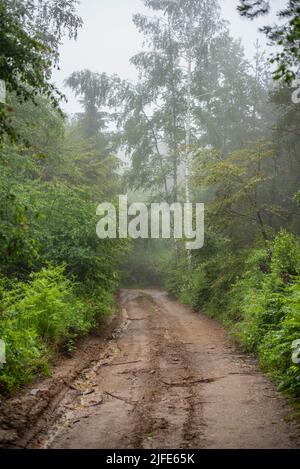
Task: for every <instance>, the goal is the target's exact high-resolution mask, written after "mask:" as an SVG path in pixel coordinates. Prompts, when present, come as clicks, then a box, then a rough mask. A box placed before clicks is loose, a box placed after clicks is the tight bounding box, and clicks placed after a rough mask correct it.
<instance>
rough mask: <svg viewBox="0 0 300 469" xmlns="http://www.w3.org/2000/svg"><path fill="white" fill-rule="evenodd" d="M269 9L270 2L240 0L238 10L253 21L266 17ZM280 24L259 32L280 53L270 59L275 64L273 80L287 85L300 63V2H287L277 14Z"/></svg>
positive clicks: (268, 0) (294, 0)
mask: <svg viewBox="0 0 300 469" xmlns="http://www.w3.org/2000/svg"><path fill="white" fill-rule="evenodd" d="M270 9H271V3H270V0H240V5H239V6H238V10H239V12H240V14H241V15H242V16H245V17H247V18H250V19H254V18H256V17H257V16H260V15H266V14H267V13H269V11H270ZM277 16H278V18H279V19H280V21H281V23H282V24H279V25H275V26H270V25H268V26H264V27H263V28H262V29H261V30H262V31H263V32H264V33H265V34H266V36H267V37H268V39H269V40H270V41H271V43H272V44H274V45H277V46H279V47H280V49H281V52H278V53H276V54H275V55H273V57H272V58H271V63H276V64H277V66H278V67H277V70H276V71H275V72H274V78H275V80H279V79H283V81H285V82H287V83H291V81H292V80H293V79H294V78H295V77H296V72H297V71H298V69H299V62H300V52H299V51H300V0H288V2H287V5H286V6H285V7H284V8H283V9H281V10H279V11H278V12H277Z"/></svg>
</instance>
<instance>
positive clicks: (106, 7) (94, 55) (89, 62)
mask: <svg viewBox="0 0 300 469" xmlns="http://www.w3.org/2000/svg"><path fill="white" fill-rule="evenodd" d="M273 2H274V3H275V5H276V4H277V6H280V5H283V4H284V3H285V2H284V1H283V0H273ZM220 4H221V7H222V16H223V18H224V19H226V20H228V21H230V31H231V34H232V36H234V37H236V38H239V37H240V38H241V39H242V42H243V45H244V47H245V52H246V55H247V57H248V58H250V59H251V58H252V56H253V53H254V42H255V41H256V39H257V38H259V40H260V41H261V43H262V44H263V45H265V44H266V41H265V37H264V35H263V34H261V33H259V32H258V28H259V26H260V25H263V24H265V23H266V18H261V19H259V20H255V21H253V22H251V21H249V20H247V19H243V18H241V17H240V16H239V14H238V12H237V11H236V6H237V4H238V0H220ZM78 11H79V14H80V15H81V16H82V18H83V21H84V25H83V28H82V29H81V30H80V31H79V36H78V39H77V41H76V42H75V41H68V40H67V41H66V42H65V43H64V45H63V46H62V48H61V60H60V71H55V73H54V80H55V82H56V84H57V86H58V87H59V88H60V89H61V90H62V91H64V93H65V94H66V95H67V97H68V103H67V104H63V105H62V107H63V108H64V109H65V110H66V111H67V112H69V113H74V112H78V111H79V110H80V105H79V104H78V103H77V102H76V99H75V98H74V96H73V95H72V93H71V92H70V91H69V90H67V89H64V88H63V81H64V79H65V78H66V77H68V76H69V75H70V74H71V73H72V72H73V71H75V70H82V69H84V68H88V69H90V70H92V71H97V72H101V73H102V72H106V73H108V74H112V73H117V74H118V75H120V76H121V77H122V78H124V79H130V80H132V81H134V80H135V79H136V72H135V68H134V67H133V66H131V65H130V63H129V59H130V57H132V56H133V55H134V54H135V53H136V52H138V51H140V50H141V47H142V36H141V35H140V34H139V33H138V31H137V30H136V28H135V26H134V24H133V23H132V15H133V14H134V13H137V12H146V11H147V12H148V13H149V10H147V9H146V8H145V7H144V6H143V2H142V0H81V3H80V6H79V10H78ZM268 21H270V19H269V18H268Z"/></svg>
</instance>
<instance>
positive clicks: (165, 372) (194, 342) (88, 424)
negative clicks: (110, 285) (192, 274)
mask: <svg viewBox="0 0 300 469" xmlns="http://www.w3.org/2000/svg"><path fill="white" fill-rule="evenodd" d="M120 307H121V314H120V315H119V319H118V321H119V322H118V324H116V323H114V322H113V323H112V324H113V325H114V327H112V325H111V326H110V328H111V330H110V332H109V334H108V332H107V329H106V339H105V333H103V335H102V337H99V336H93V337H91V338H89V339H86V340H85V341H83V343H82V344H81V345H80V346H79V349H78V351H77V353H76V356H75V357H74V358H73V359H71V360H63V361H62V363H60V364H58V365H57V366H56V368H55V370H54V375H53V377H52V378H51V379H49V380H44V381H42V382H40V383H38V384H37V383H36V384H35V386H34V387H32V388H31V389H28V390H26V391H24V392H23V394H21V395H19V396H18V397H17V398H14V399H12V400H9V401H6V402H4V403H2V409H0V416H1V420H0V421H1V422H2V430H0V438H1V437H2V445H3V446H6V447H7V446H19V447H28V448H85V449H91V448H93V449H94V448H107V449H114V448H118V449H122V448H126V449H127V448H130V449H132V448H134V449H139V448H150V449H152V448H153V449H160V448H165V449H167V448H176V449H177V448H178V449H180V448H297V447H299V446H300V443H299V438H298V434H299V432H298V430H297V427H296V424H295V422H293V421H292V419H291V409H290V407H289V406H288V405H287V403H286V401H285V400H284V398H283V397H282V396H281V395H280V394H278V393H277V392H276V391H275V388H274V386H273V384H272V383H271V382H270V381H269V380H268V378H267V377H266V376H265V375H264V374H263V373H262V372H261V371H260V370H259V369H258V367H257V364H256V362H255V360H253V359H252V358H251V357H249V356H247V355H244V354H241V352H240V351H238V350H237V349H236V348H235V347H234V345H233V344H232V342H231V341H230V340H229V338H228V336H227V334H226V332H225V331H224V329H223V327H222V326H221V325H220V324H218V323H217V322H215V321H213V320H210V319H208V318H207V317H205V316H202V315H199V314H197V313H194V312H192V311H190V310H189V309H188V308H186V307H184V306H182V305H180V304H178V303H177V302H175V301H173V300H171V299H170V298H169V297H168V296H167V295H166V294H165V293H164V292H162V291H159V290H124V291H123V292H122V294H121V298H120ZM114 321H116V319H114ZM112 330H113V332H112ZM107 336H108V337H107ZM26 399H27V401H26ZM28 400H29V401H28ZM13 409H14V410H13ZM13 412H14V414H16V413H19V416H18V418H17V417H16V415H15V416H13ZM27 412H29V414H28V413H27ZM31 414H32V418H30V415H31ZM5 419H6V420H5ZM8 422H10V423H8Z"/></svg>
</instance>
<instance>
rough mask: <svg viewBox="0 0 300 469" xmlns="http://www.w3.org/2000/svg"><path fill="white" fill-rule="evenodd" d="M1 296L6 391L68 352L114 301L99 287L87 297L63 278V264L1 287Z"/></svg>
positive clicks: (1, 380)
mask: <svg viewBox="0 0 300 469" xmlns="http://www.w3.org/2000/svg"><path fill="white" fill-rule="evenodd" d="M0 293H1V295H2V297H1V311H2V313H1V316H0V338H1V339H2V340H4V342H5V344H6V352H7V357H6V359H7V362H6V364H5V365H4V366H3V367H2V369H1V370H0V384H1V387H2V389H5V390H6V391H8V392H12V391H14V390H16V389H18V388H19V387H20V386H22V385H24V384H27V383H29V382H30V381H31V380H32V379H33V378H34V377H35V376H36V375H38V374H40V373H46V372H47V370H48V364H49V361H50V359H51V357H52V356H53V355H54V354H55V352H56V351H57V350H58V349H59V348H63V349H64V350H66V351H72V349H73V347H74V343H75V340H76V338H77V337H78V336H79V335H83V334H86V333H87V332H88V331H89V330H90V329H91V328H92V327H94V326H95V325H96V322H97V317H99V316H100V315H102V314H108V313H109V312H110V311H111V308H112V305H113V299H114V298H113V294H112V292H107V291H106V290H105V289H101V287H99V289H98V290H96V291H95V292H94V295H93V294H90V293H89V294H88V293H87V290H85V291H84V289H83V287H82V286H81V287H79V286H78V285H76V284H75V283H74V282H72V281H71V280H70V279H67V278H66V277H65V276H64V266H59V267H53V266H49V267H48V268H44V269H42V270H41V271H40V272H38V273H34V274H31V276H30V281H29V282H22V283H15V284H14V285H13V286H11V288H10V289H9V290H7V289H4V288H2V289H1V286H0ZM76 293H77V294H76ZM79 294H80V295H79Z"/></svg>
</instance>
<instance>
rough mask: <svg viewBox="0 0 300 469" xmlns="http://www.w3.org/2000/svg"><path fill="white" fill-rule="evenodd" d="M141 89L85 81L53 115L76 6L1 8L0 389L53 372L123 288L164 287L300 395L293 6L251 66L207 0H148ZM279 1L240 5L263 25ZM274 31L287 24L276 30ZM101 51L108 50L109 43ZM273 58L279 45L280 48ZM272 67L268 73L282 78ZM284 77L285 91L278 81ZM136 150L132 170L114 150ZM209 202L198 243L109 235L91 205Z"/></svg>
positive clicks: (78, 79)
mask: <svg viewBox="0 0 300 469" xmlns="http://www.w3.org/2000/svg"><path fill="white" fill-rule="evenodd" d="M143 3H144V5H145V6H146V7H147V8H148V13H149V14H148V15H142V14H136V15H134V18H133V21H134V24H135V26H136V28H137V29H138V31H139V32H140V33H141V35H142V36H143V38H144V40H145V41H144V49H143V50H141V51H139V52H138V53H136V54H135V55H134V56H133V57H132V59H131V63H132V65H134V66H135V67H136V70H137V72H138V76H139V79H138V82H137V83H135V84H133V83H129V82H127V81H124V80H122V79H121V78H120V77H118V76H116V75H113V76H109V75H107V74H106V73H105V72H104V71H99V72H92V71H90V70H75V71H74V73H72V74H71V76H69V77H66V81H65V85H66V86H67V87H68V88H69V89H70V90H72V91H73V93H74V94H75V95H76V97H77V98H78V100H79V101H80V103H81V105H82V112H81V113H78V114H77V115H76V116H73V117H72V118H71V117H68V116H65V115H64V114H63V113H62V111H61V110H60V108H59V104H60V100H61V99H62V95H61V93H60V91H59V90H57V89H56V87H55V86H54V85H53V84H52V82H51V70H52V69H53V67H58V66H59V46H60V44H61V42H62V41H63V39H64V38H65V37H69V38H71V39H72V38H73V39H76V37H77V34H78V33H79V34H80V28H81V26H82V21H81V19H80V17H79V16H78V15H77V13H76V8H77V2H76V1H75V0H60V1H59V2H54V1H50V2H49V1H46V0H40V1H39V2H32V1H31V0H30V1H29V0H16V1H14V2H11V1H9V0H3V1H2V2H1V5H0V25H1V45H3V47H2V48H1V54H0V79H2V80H4V81H5V84H6V90H7V96H6V102H5V103H0V339H1V340H3V341H4V342H5V344H6V355H7V356H6V360H7V362H6V363H5V364H4V365H2V367H1V369H0V392H1V393H12V392H15V391H16V390H18V389H19V388H20V387H21V386H23V385H25V384H27V383H30V382H31V381H32V380H33V379H35V378H36V377H37V376H40V375H47V373H49V370H50V365H51V363H52V361H53V359H54V357H55V356H56V354H57V353H58V352H62V351H63V352H65V353H71V352H72V351H73V350H74V349H75V348H76V340H77V339H78V337H80V336H82V335H84V334H88V333H89V331H91V330H92V329H93V328H94V327H95V326H96V325H97V324H98V323H99V320H100V319H101V318H103V317H104V316H106V315H108V314H109V313H110V312H111V311H112V310H113V308H114V306H115V298H116V292H117V291H118V288H119V286H120V283H121V280H122V281H123V285H126V286H134V287H136V286H142V287H146V286H154V285H155V286H157V285H160V286H162V287H165V288H167V290H168V291H169V292H170V293H171V294H173V295H175V296H176V297H177V298H178V299H179V300H180V301H182V302H184V303H187V304H189V305H191V306H192V307H193V308H194V309H195V310H197V311H201V312H202V313H204V314H208V315H210V316H212V317H215V318H217V319H219V320H221V321H223V322H224V323H225V324H226V325H227V326H228V327H229V328H230V331H231V332H232V335H233V337H234V338H235V340H237V341H238V343H239V344H240V345H241V346H242V347H243V348H244V349H245V350H246V351H247V352H250V353H255V354H257V356H258V357H259V360H260V363H261V365H262V367H263V368H264V369H265V370H266V371H267V372H268V373H270V375H271V376H272V377H273V378H274V379H275V380H276V382H277V383H278V384H279V387H280V389H282V390H286V391H288V392H289V393H291V394H292V395H294V396H296V397H300V368H299V365H298V364H297V363H294V362H293V361H292V343H293V342H294V341H295V340H298V339H300V192H299V187H300V183H299V180H300V164H299V163H300V158H299V147H300V134H299V123H300V104H296V103H294V102H293V101H292V92H293V89H292V88H291V87H290V84H291V81H292V79H294V78H295V77H297V72H298V71H299V40H300V38H299V16H300V10H299V8H300V6H299V2H297V1H293V2H287V8H286V10H284V11H282V12H279V16H280V18H281V19H283V20H284V21H286V23H285V26H278V27H277V26H276V25H275V26H273V27H268V26H266V27H265V28H264V31H265V33H266V34H267V36H268V38H269V40H271V41H272V42H273V44H274V45H275V44H276V45H277V47H279V48H283V50H284V52H282V54H281V55H280V54H279V55H276V56H273V58H271V63H270V60H269V58H268V57H267V55H266V53H265V52H264V51H263V50H262V48H261V46H260V44H259V43H258V42H257V43H256V45H255V56H254V57H253V59H252V60H249V59H247V58H246V56H245V52H244V49H243V47H242V44H241V42H240V41H239V40H236V39H234V38H232V37H231V35H230V30H229V28H228V25H227V24H226V23H224V21H222V18H221V16H220V8H219V2H218V1H217V0H211V1H210V2H202V1H199V0H197V1H195V0H178V1H177V2H174V1H168V0H144V2H143ZM269 3H270V2H266V1H263V2H260V1H255V2H254V1H252V0H241V1H240V2H239V1H237V6H238V5H239V6H240V12H241V14H242V15H244V16H246V17H248V18H255V17H256V16H258V15H259V14H264V13H266V12H267V11H268V9H269ZM280 25H282V23H280ZM108 47H109V44H108ZM276 50H278V49H276ZM274 66H275V71H274ZM274 78H275V80H274ZM124 153H126V155H127V157H128V158H129V160H130V166H129V167H128V168H126V169H124V168H123V167H122V163H121V161H120V159H119V157H118V156H117V155H120V154H122V155H123V154H124ZM122 193H130V195H131V198H133V199H134V197H135V196H137V198H138V200H140V201H142V200H144V201H145V202H147V203H150V202H152V201H155V202H168V203H170V204H171V203H174V202H182V203H184V202H194V203H196V202H201V203H205V205H206V212H205V246H204V248H203V249H201V250H199V251H194V252H192V253H191V256H188V255H187V251H186V249H185V245H184V242H183V241H179V240H174V239H172V240H163V241H157V240H136V241H135V242H134V243H131V242H129V241H127V240H121V239H115V240H110V239H106V240H100V239H98V238H97V236H96V224H97V221H98V220H97V217H96V207H97V206H98V205H99V204H100V203H102V202H112V203H114V202H115V201H116V199H117V195H118V194H122Z"/></svg>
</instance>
